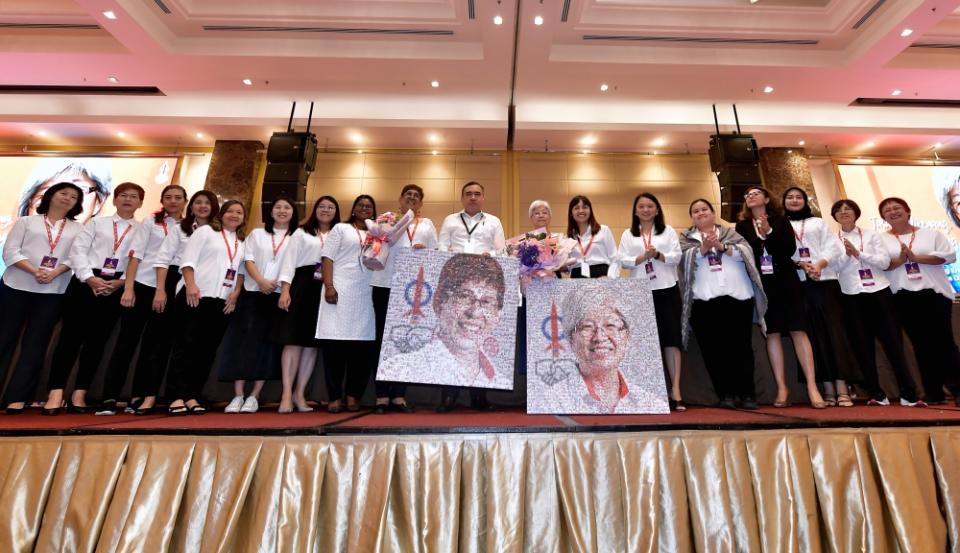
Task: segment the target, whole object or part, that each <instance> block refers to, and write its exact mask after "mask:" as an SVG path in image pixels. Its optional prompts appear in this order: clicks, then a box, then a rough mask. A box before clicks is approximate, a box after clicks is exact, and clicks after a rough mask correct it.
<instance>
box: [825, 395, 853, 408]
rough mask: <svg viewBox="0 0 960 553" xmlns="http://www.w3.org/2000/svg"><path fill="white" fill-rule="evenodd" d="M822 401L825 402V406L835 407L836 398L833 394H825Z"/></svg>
mask: <svg viewBox="0 0 960 553" xmlns="http://www.w3.org/2000/svg"><path fill="white" fill-rule="evenodd" d="M847 399H849V398H847ZM823 403H825V404H826V406H827V407H836V406H837V398H835V397H833V396H826V397H824V398H823Z"/></svg>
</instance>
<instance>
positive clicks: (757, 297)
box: [679, 199, 767, 409]
mask: <svg viewBox="0 0 960 553" xmlns="http://www.w3.org/2000/svg"><path fill="white" fill-rule="evenodd" d="M690 218H691V219H692V222H693V226H691V227H690V228H689V229H687V230H686V231H684V232H683V234H681V235H680V248H681V249H682V250H683V258H682V260H681V263H680V271H679V277H680V282H681V283H682V287H683V315H682V319H681V324H682V331H683V344H684V347H686V344H687V341H688V340H689V337H690V329H691V328H692V329H693V332H694V334H696V336H697V343H698V344H699V345H700V352H701V354H702V355H703V361H704V364H705V365H706V366H707V372H709V373H710V380H711V381H712V382H713V388H714V391H716V393H717V395H718V396H719V397H720V406H721V407H724V408H727V409H733V408H735V407H736V400H737V399H739V400H740V406H741V407H742V408H744V409H756V408H757V400H756V397H755V395H754V388H753V371H754V365H753V363H754V359H753V321H754V319H756V320H757V321H759V324H760V329H761V330H762V331H763V333H764V334H766V332H767V330H766V326H765V323H764V319H763V316H764V314H766V311H767V296H766V295H765V294H764V292H763V284H762V283H761V282H760V272H759V271H758V270H757V268H756V265H755V263H754V259H753V249H752V248H751V247H750V244H749V243H747V241H746V240H745V239H744V238H743V237H742V236H740V235H739V234H738V233H737V232H736V231H735V230H733V229H732V228H728V227H724V226H721V225H718V224H717V223H716V214H715V213H714V211H713V205H712V204H711V203H710V202H709V201H707V200H704V199H699V200H694V202H693V203H691V204H690Z"/></svg>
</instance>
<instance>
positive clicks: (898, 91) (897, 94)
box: [890, 88, 903, 96]
mask: <svg viewBox="0 0 960 553" xmlns="http://www.w3.org/2000/svg"><path fill="white" fill-rule="evenodd" d="M901 94H903V91H902V90H900V89H899V88H895V89H893V92H891V93H890V95H891V96H899V95H901Z"/></svg>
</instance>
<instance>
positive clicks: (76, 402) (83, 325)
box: [40, 182, 144, 415]
mask: <svg viewBox="0 0 960 553" xmlns="http://www.w3.org/2000/svg"><path fill="white" fill-rule="evenodd" d="M143 196H144V190H143V188H142V187H140V186H139V185H137V184H134V183H132V182H125V183H122V184H120V185H119V186H117V188H116V189H115V190H114V196H113V205H114V206H115V207H116V208H117V212H116V213H115V214H114V215H113V216H110V217H94V218H93V219H90V220H89V221H87V223H86V224H85V225H83V230H81V231H80V234H79V235H77V238H76V240H74V241H73V245H72V246H71V248H70V267H71V268H72V269H73V273H74V278H73V279H72V280H71V281H70V284H69V285H68V286H67V296H66V300H65V303H64V306H63V325H62V326H61V330H60V341H59V342H58V343H57V347H56V349H55V350H54V352H53V361H52V363H51V366H50V378H49V379H48V381H47V390H48V393H47V402H46V404H45V405H44V406H43V409H42V410H41V411H40V413H41V414H43V415H58V414H60V409H61V407H62V404H63V388H64V386H66V384H67V380H68V378H69V377H70V373H71V372H72V371H73V366H74V364H76V362H77V358H78V357H79V358H80V367H79V369H78V371H77V378H76V381H75V384H74V390H73V393H72V394H71V397H70V401H69V402H68V403H67V411H69V412H73V413H85V412H86V410H87V389H88V388H89V387H90V384H91V382H92V381H93V376H94V374H96V372H97V367H99V366H100V361H101V359H102V357H103V353H104V351H103V349H104V345H105V344H106V342H107V340H108V339H109V338H110V334H111V333H112V332H113V327H114V326H115V325H116V324H117V319H118V318H119V317H120V296H121V294H120V289H121V288H123V284H124V282H123V279H124V271H126V270H127V262H128V261H129V260H130V258H132V257H133V256H134V255H135V254H136V251H137V250H138V249H139V248H140V247H142V245H141V244H138V243H136V234H137V233H136V232H135V230H136V228H137V226H138V224H137V221H136V220H135V219H134V218H133V216H134V214H135V213H136V211H137V210H138V209H139V208H140V206H141V205H142V204H143Z"/></svg>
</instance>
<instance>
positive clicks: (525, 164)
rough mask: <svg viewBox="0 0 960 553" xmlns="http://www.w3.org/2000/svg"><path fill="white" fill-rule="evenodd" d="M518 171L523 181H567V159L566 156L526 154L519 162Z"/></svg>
mask: <svg viewBox="0 0 960 553" xmlns="http://www.w3.org/2000/svg"><path fill="white" fill-rule="evenodd" d="M531 156H532V157H531ZM544 156H547V157H544ZM517 171H518V172H519V174H520V178H521V179H536V180H557V181H560V180H566V179H567V159H566V156H565V155H564V154H524V155H522V156H520V159H519V161H518V162H517Z"/></svg>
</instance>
